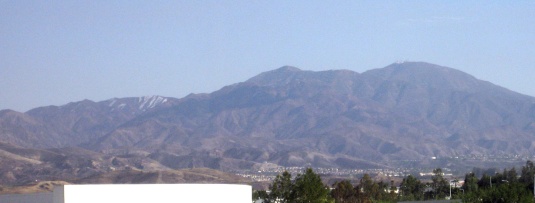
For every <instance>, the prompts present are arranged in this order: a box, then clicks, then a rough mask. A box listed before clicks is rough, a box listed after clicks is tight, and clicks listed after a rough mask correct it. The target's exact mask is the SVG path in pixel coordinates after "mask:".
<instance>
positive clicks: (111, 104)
mask: <svg viewBox="0 0 535 203" xmlns="http://www.w3.org/2000/svg"><path fill="white" fill-rule="evenodd" d="M115 102H117V99H113V100H112V101H111V102H110V105H109V107H112V106H113V104H115Z"/></svg>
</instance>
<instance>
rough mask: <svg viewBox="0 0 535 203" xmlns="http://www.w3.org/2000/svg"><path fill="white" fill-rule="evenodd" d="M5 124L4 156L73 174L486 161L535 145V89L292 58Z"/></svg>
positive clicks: (0, 137) (11, 117)
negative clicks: (165, 92)
mask: <svg viewBox="0 0 535 203" xmlns="http://www.w3.org/2000/svg"><path fill="white" fill-rule="evenodd" d="M0 129H1V131H0V141H2V142H4V143H6V144H9V145H14V146H19V147H18V148H17V149H19V148H20V150H18V151H17V150H16V153H14V152H13V150H11V151H10V149H12V148H13V147H11V148H9V147H8V148H2V149H1V150H2V151H0V152H1V153H0V156H4V157H7V158H6V159H2V161H4V162H10V163H11V162H13V163H20V164H29V165H39V166H43V165H46V164H48V165H50V170H52V171H53V170H56V169H57V168H58V167H57V166H58V165H59V166H63V165H65V164H67V165H68V166H74V167H66V168H71V169H72V168H80V169H79V170H78V169H76V170H74V169H73V170H69V169H67V170H63V171H61V172H59V171H58V172H57V173H67V174H70V175H69V176H67V177H89V176H90V175H93V174H99V173H102V172H103V170H109V168H110V167H113V168H133V169H143V170H146V171H150V170H148V169H151V170H163V169H164V170H168V169H182V168H195V167H207V168H213V169H220V170H234V169H251V168H254V167H255V165H257V164H259V163H265V162H267V163H274V164H278V165H281V166H316V167H340V168H384V167H399V166H401V163H402V162H403V163H406V162H407V161H409V162H411V164H412V165H413V166H418V164H422V163H426V162H428V161H427V160H429V159H430V157H462V158H463V159H465V160H469V161H466V162H465V163H467V164H477V163H476V162H475V161H473V160H472V158H473V157H496V156H501V157H518V156H525V157H528V156H531V154H533V153H534V152H535V142H534V141H533V140H535V139H534V137H535V98H533V97H529V96H526V95H522V94H519V93H516V92H513V91H510V90H507V89H505V88H502V87H499V86H497V85H494V84H492V83H490V82H486V81H482V80H479V79H477V78H475V77H473V76H471V75H468V74H466V73H463V72H461V71H458V70H455V69H452V68H448V67H442V66H439V65H434V64H429V63H423V62H406V63H395V64H391V65H389V66H387V67H385V68H381V69H374V70H370V71H366V72H364V73H357V72H353V71H349V70H329V71H320V72H314V71H303V70H300V69H298V68H295V67H288V66H286V67H282V68H279V69H276V70H272V71H268V72H264V73H261V74H259V75H257V76H255V77H253V78H251V79H249V80H247V81H244V82H241V83H237V84H232V85H229V86H226V87H223V88H222V89H220V90H218V91H215V92H212V93H209V94H192V95H189V96H187V97H184V98H181V99H175V98H169V97H157V96H155V97H145V98H143V97H142V98H124V99H111V100H107V101H102V102H92V101H88V100H86V101H81V102H73V103H69V104H67V105H64V106H59V107H58V106H49V107H40V108H37V109H33V110H30V111H28V112H25V113H20V112H14V111H10V110H3V111H0ZM51 148H55V149H53V150H52V149H51ZM58 148H59V149H58ZM23 149H26V150H30V151H24V150H23ZM73 149H76V150H74V151H73ZM31 150H34V151H31ZM22 152H24V153H22ZM32 153H33V154H36V153H37V154H42V155H41V156H43V157H44V156H45V155H46V156H47V157H50V156H51V157H57V156H59V157H63V158H54V159H52V160H56V161H52V162H51V161H50V159H43V158H36V156H35V155H31V154H32ZM80 157H81V158H80ZM57 160H59V162H58V161H57ZM73 160H76V161H73ZM83 160H86V161H87V160H90V161H89V162H84V161H83ZM482 161H485V160H483V159H482ZM494 161H496V160H494ZM498 162H499V160H498ZM69 164H70V165H69ZM84 164H85V165H84ZM414 164H416V165H414ZM48 165H47V166H48ZM96 165H98V167H97V166H96ZM81 166H83V167H81ZM92 166H93V169H92ZM103 166H105V167H103ZM84 167H85V168H84ZM466 167H470V166H469V165H466ZM45 168H46V167H45ZM82 168H83V169H82ZM2 170H8V169H2ZM9 170H12V169H9ZM11 173H14V172H11ZM23 173H26V172H23ZM54 173H56V172H54ZM15 176H16V175H15ZM6 180H7V179H6Z"/></svg>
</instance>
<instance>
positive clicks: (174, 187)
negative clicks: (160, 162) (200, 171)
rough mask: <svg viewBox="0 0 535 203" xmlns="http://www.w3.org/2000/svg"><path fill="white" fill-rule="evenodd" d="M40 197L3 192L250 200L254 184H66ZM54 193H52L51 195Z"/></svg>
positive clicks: (154, 201)
mask: <svg viewBox="0 0 535 203" xmlns="http://www.w3.org/2000/svg"><path fill="white" fill-rule="evenodd" d="M44 194H47V193H43V195H40V196H39V198H35V197H37V196H36V195H35V194H21V195H0V202H2V203H95V202H99V203H121V202H128V203H146V202H151V203H171V202H173V203H176V202H218V203H219V202H229V203H230V202H232V203H234V202H236V203H250V202H251V200H252V187H251V186H250V185H232V184H109V185H64V186H59V187H56V188H54V192H53V193H48V195H44ZM50 194H52V195H50Z"/></svg>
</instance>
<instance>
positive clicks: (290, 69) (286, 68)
mask: <svg viewBox="0 0 535 203" xmlns="http://www.w3.org/2000/svg"><path fill="white" fill-rule="evenodd" d="M274 71H276V72H296V71H301V69H299V68H297V67H294V66H283V67H280V68H278V69H275V70H274Z"/></svg>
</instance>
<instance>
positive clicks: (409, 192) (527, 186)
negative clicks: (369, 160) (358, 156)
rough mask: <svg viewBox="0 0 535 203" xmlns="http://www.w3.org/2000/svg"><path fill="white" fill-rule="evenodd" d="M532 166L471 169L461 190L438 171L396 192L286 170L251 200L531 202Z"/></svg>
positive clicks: (365, 180) (365, 181)
mask: <svg viewBox="0 0 535 203" xmlns="http://www.w3.org/2000/svg"><path fill="white" fill-rule="evenodd" d="M534 175H535V166H534V164H533V162H532V161H527V162H526V165H525V166H523V167H522V169H521V170H520V174H518V173H517V170H516V169H515V168H514V167H513V168H511V169H504V170H503V172H501V173H498V172H496V173H494V174H489V172H488V171H482V170H473V171H472V172H471V173H468V174H466V175H465V177H464V184H463V186H462V187H460V188H459V187H452V186H451V185H450V182H451V183H452V184H457V183H458V182H459V180H450V181H448V180H446V179H445V178H444V176H443V172H442V170H441V169H440V168H437V169H435V170H433V176H432V177H431V181H427V182H426V183H424V182H422V181H421V180H419V179H417V178H416V177H414V176H412V175H408V176H407V177H405V178H403V180H402V182H401V184H400V185H399V191H398V192H396V191H397V186H396V185H394V182H393V181H392V182H390V183H387V182H383V181H378V182H377V181H374V180H372V178H371V177H370V176H369V175H368V174H365V175H364V176H363V177H362V178H361V179H360V180H359V182H358V184H357V185H353V184H352V183H351V182H350V181H349V180H343V181H338V182H336V183H334V184H333V185H332V187H328V186H327V185H324V184H323V182H322V180H321V177H320V176H319V175H318V174H316V173H314V171H313V170H312V169H311V168H307V169H306V170H305V172H304V174H298V175H297V176H296V177H295V179H292V175H291V174H290V173H288V172H287V171H284V172H283V173H282V174H279V175H277V176H276V177H275V179H274V180H273V182H272V183H271V184H270V186H269V190H268V191H270V192H269V193H268V192H266V191H254V192H253V201H254V200H258V199H262V200H263V202H265V203H274V202H280V203H327V202H333V203H349V202H351V203H371V202H383V203H387V202H398V201H422V200H442V199H449V198H451V199H460V200H462V202H465V203H470V202H483V203H491V202H492V203H506V202H507V203H511V202H527V203H530V202H533V203H535V201H534V192H533V187H534V178H535V177H534Z"/></svg>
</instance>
